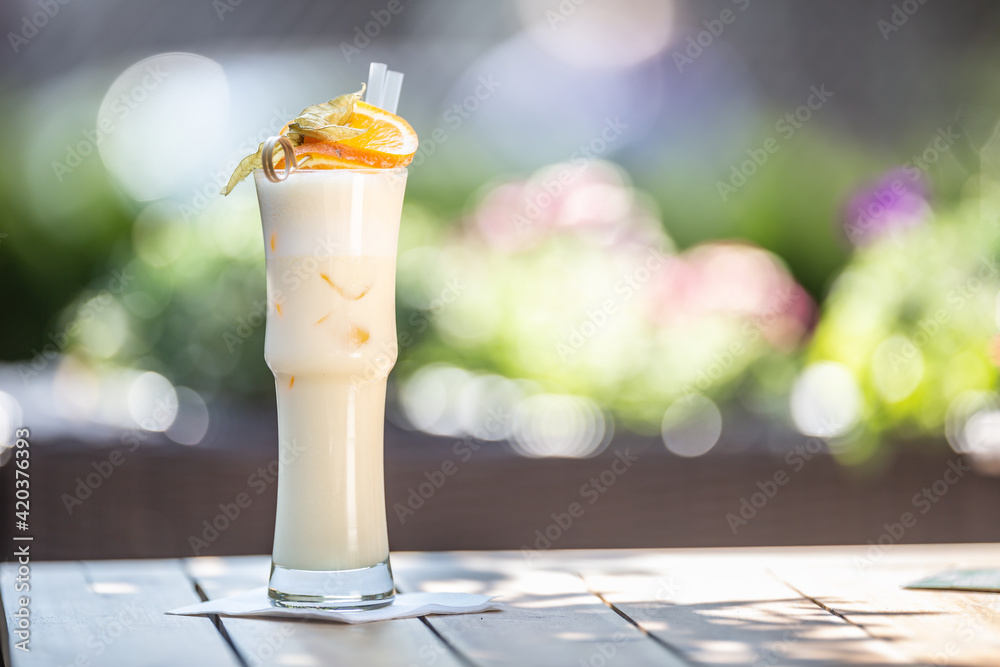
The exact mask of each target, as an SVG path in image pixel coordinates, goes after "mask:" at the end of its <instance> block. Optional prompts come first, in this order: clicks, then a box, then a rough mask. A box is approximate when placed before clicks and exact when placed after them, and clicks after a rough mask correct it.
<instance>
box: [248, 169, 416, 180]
mask: <svg viewBox="0 0 1000 667" xmlns="http://www.w3.org/2000/svg"><path fill="white" fill-rule="evenodd" d="M309 172H313V173H317V174H327V175H330V174H331V172H344V173H350V174H404V173H409V170H408V169H407V168H406V167H390V168H388V169H383V168H381V167H357V168H355V167H344V168H340V169H308V168H305V167H303V168H299V169H293V170H292V171H291V173H290V174H288V176H287V177H286V178H291V177H292V176H294V175H295V174H304V173H309ZM253 175H254V178H256V177H257V176H258V175H259V176H264V170H263V169H262V168H260V167H258V168H256V169H254V170H253ZM282 180H285V179H282Z"/></svg>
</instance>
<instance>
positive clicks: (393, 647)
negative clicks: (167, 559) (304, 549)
mask: <svg viewBox="0 0 1000 667" xmlns="http://www.w3.org/2000/svg"><path fill="white" fill-rule="evenodd" d="M393 558H394V559H395V556H393ZM269 563H270V561H269V558H268V557H267V556H235V557H228V558H193V559H190V560H189V561H187V562H186V567H187V569H188V572H189V573H190V575H191V576H192V578H193V579H194V580H195V581H196V582H197V583H198V586H199V587H200V588H201V590H202V591H203V592H204V594H205V595H206V597H208V599H210V600H212V599H216V598H220V597H226V596H229V595H235V594H236V593H240V592H243V591H245V590H248V589H251V588H257V587H258V586H262V585H265V584H266V583H267V576H268V567H269ZM219 620H220V622H221V623H222V627H223V628H224V629H225V631H226V633H227V634H228V635H229V638H230V640H231V641H232V642H233V645H234V646H235V647H236V649H237V650H238V651H239V653H240V655H241V656H242V657H243V659H244V660H245V661H246V663H247V665H249V667H268V666H271V665H275V666H277V665H282V666H288V665H303V666H306V665H409V664H411V663H414V664H418V665H435V667H438V666H440V667H458V666H459V665H461V664H462V663H461V662H460V661H459V660H458V659H457V658H456V657H455V655H454V653H453V652H452V651H451V650H450V649H449V648H448V647H447V646H446V645H445V644H444V642H442V641H441V639H440V638H438V637H437V636H436V635H435V634H434V633H433V632H431V630H430V629H429V628H428V627H427V625H426V624H424V623H423V622H422V621H421V620H420V619H417V618H406V619H399V620H396V621H386V622H382V623H371V624H362V625H343V624H339V623H323V622H319V621H301V620H290V619H289V620H284V619H251V618H226V617H220V619H219Z"/></svg>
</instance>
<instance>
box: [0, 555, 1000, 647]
mask: <svg viewBox="0 0 1000 667" xmlns="http://www.w3.org/2000/svg"><path fill="white" fill-rule="evenodd" d="M392 558H393V569H394V572H395V573H396V578H397V583H398V585H399V588H400V589H401V590H403V591H470V592H481V593H486V594H490V595H500V596H502V597H503V598H504V600H505V602H506V604H507V609H506V610H505V611H502V612H488V613H482V614H471V615H464V616H431V617H427V618H424V619H406V620H399V621H391V622H386V623H377V624H370V625H356V626H342V625H335V624H329V623H319V622H311V621H305V622H303V621H296V622H290V621H284V620H280V619H273V620H272V619H268V620H265V619H221V620H220V619H209V618H192V617H172V616H165V615H163V614H162V612H163V611H164V610H166V609H170V608H173V607H177V606H181V605H184V604H189V603H191V602H195V601H197V600H198V599H200V598H214V597H219V596H226V595H230V594H233V593H237V592H240V591H242V590H246V589H248V588H253V587H257V586H260V585H262V584H264V583H265V581H266V577H267V570H268V559H267V558H266V557H263V556H250V557H235V558H201V559H191V560H187V561H172V560H150V561H105V562H84V563H79V562H60V563H35V564H33V565H32V591H31V611H32V636H31V648H32V651H31V653H23V652H20V651H16V650H15V651H9V649H10V643H9V639H7V638H6V637H5V638H4V643H5V646H4V651H5V653H4V655H5V656H8V655H9V656H10V657H9V659H8V664H11V665H13V667H23V666H30V665H57V666H58V665H78V666H79V667H88V666H89V665H161V664H162V665H183V666H184V667H195V666H197V665H249V666H252V667H256V666H258V665H261V666H263V665H267V666H271V665H275V666H277V665H341V664H344V665H403V666H404V667H405V666H410V665H413V666H431V665H434V666H438V665H440V666H444V667H455V666H458V665H515V666H517V667H528V666H531V665H567V666H574V667H578V666H581V665H583V666H586V665H591V666H593V667H605V666H608V665H623V666H626V665H627V666H632V665H668V666H671V665H674V666H676V665H754V666H756V667H766V666H770V665H810V666H820V665H830V666H833V665H869V666H874V665H927V664H948V665H961V666H967V667H971V666H973V665H982V666H986V665H990V666H995V665H1000V613H998V611H1000V595H995V594H988V593H963V592H954V591H912V590H905V589H903V588H902V585H903V584H905V583H907V582H910V581H913V580H915V579H918V578H920V577H924V576H928V575H931V574H935V573H937V572H939V571H941V570H944V569H948V568H952V567H970V568H971V567H1000V546H998V545H928V546H893V547H891V548H889V549H887V550H885V551H884V552H883V553H881V554H879V555H878V557H877V558H874V559H871V558H867V554H866V548H862V547H815V548H814V547H804V548H768V549H677V550H622V551H550V552H546V553H544V554H542V555H541V556H540V557H538V558H532V559H530V561H529V560H527V559H525V557H524V556H522V555H521V554H520V553H517V552H466V553H455V552H453V553H448V552H445V553H396V554H393V556H392ZM866 558H867V560H866ZM12 572H14V567H13V566H12V565H10V564H6V565H4V567H3V570H2V574H3V576H2V585H0V593H2V596H3V603H4V611H5V617H6V620H7V622H8V623H11V622H12V621H13V620H14V619H13V617H12V616H11V613H12V611H13V609H14V608H15V607H14V598H15V593H14V591H13V584H14V580H13V578H12V576H11V574H12ZM5 659H6V658H5Z"/></svg>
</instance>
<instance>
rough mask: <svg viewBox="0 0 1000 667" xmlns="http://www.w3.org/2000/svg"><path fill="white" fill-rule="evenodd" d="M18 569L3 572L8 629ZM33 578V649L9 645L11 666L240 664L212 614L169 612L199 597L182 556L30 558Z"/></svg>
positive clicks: (8, 565) (5, 568)
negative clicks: (99, 559)
mask: <svg viewBox="0 0 1000 667" xmlns="http://www.w3.org/2000/svg"><path fill="white" fill-rule="evenodd" d="M16 572H17V566H16V565H15V564H12V563H5V564H3V568H2V570H0V579H2V582H0V590H2V596H3V604H4V613H5V617H6V620H7V625H8V628H12V622H13V621H14V618H13V616H12V615H11V614H12V612H13V611H14V609H15V608H16V607H15V605H16V600H17V598H18V597H20V596H21V595H24V593H18V592H16V591H15V589H14V585H15V577H16ZM30 577H31V580H30V585H31V590H30V592H28V593H27V595H28V596H29V597H30V604H29V609H30V610H31V642H30V644H29V648H30V652H28V653H25V652H23V651H20V650H17V649H16V648H14V647H13V646H12V645H11V646H10V658H11V664H12V667H31V666H34V665H45V666H51V665H73V666H74V667H85V666H88V665H112V666H113V665H128V666H132V665H136V664H140V662H141V664H143V665H164V666H166V665H171V666H173V665H222V666H225V665H231V666H237V665H239V664H240V663H239V660H238V659H237V657H236V655H235V654H234V653H233V651H232V649H231V647H230V646H229V645H228V644H227V643H226V641H225V639H224V638H223V637H222V635H220V634H219V632H218V630H216V628H215V627H214V625H213V624H212V621H211V620H209V619H207V618H184V617H180V616H167V615H166V614H164V611H166V610H168V609H173V608H175V607H181V606H184V605H188V604H193V603H196V602H198V601H199V597H198V595H197V594H196V593H195V591H194V587H193V586H192V585H191V582H190V580H189V579H188V578H187V576H186V575H185V573H184V571H183V570H182V569H181V566H180V563H179V562H178V561H176V560H145V561H103V562H55V563H44V562H43V563H32V564H31V574H30ZM15 640H16V638H14V637H11V639H10V642H11V643H13V641H15Z"/></svg>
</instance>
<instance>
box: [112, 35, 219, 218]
mask: <svg viewBox="0 0 1000 667" xmlns="http://www.w3.org/2000/svg"><path fill="white" fill-rule="evenodd" d="M228 116H229V85H228V83H227V81H226V75H225V72H224V71H223V69H222V67H221V66H220V65H219V64H218V63H216V62H215V61H213V60H211V59H209V58H206V57H204V56H201V55H196V54H192V53H164V54H160V55H156V56H152V57H150V58H146V59H145V60H141V61H139V62H137V63H135V64H134V65H132V66H131V67H129V68H128V69H126V70H125V71H124V72H122V73H121V75H120V76H119V77H118V78H117V79H116V80H115V82H114V83H112V84H111V87H110V88H109V89H108V92H107V93H106V94H105V96H104V101H103V102H102V103H101V107H100V109H99V111H98V113H97V130H98V131H100V132H102V135H103V140H102V141H101V142H99V143H98V144H97V147H98V148H99V150H100V154H101V159H102V160H103V161H104V165H105V167H106V168H107V170H108V172H110V173H111V174H112V175H113V176H114V177H115V179H116V180H117V181H118V183H119V185H120V186H121V187H122V188H123V189H124V190H125V191H126V192H127V193H128V194H129V196H131V197H132V198H133V199H135V200H138V201H150V200H154V199H159V198H161V197H164V196H167V195H169V194H171V193H172V192H174V191H175V190H177V189H178V188H179V187H180V186H181V184H183V183H185V182H186V181H187V180H188V179H189V178H190V177H191V174H192V173H195V172H196V171H198V170H199V168H201V167H203V166H204V164H205V155H206V154H209V155H210V154H211V152H212V151H214V150H216V149H217V144H216V142H218V141H219V133H217V132H213V131H211V128H212V126H213V125H214V124H218V123H220V122H222V121H223V120H224V119H226V118H228Z"/></svg>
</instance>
